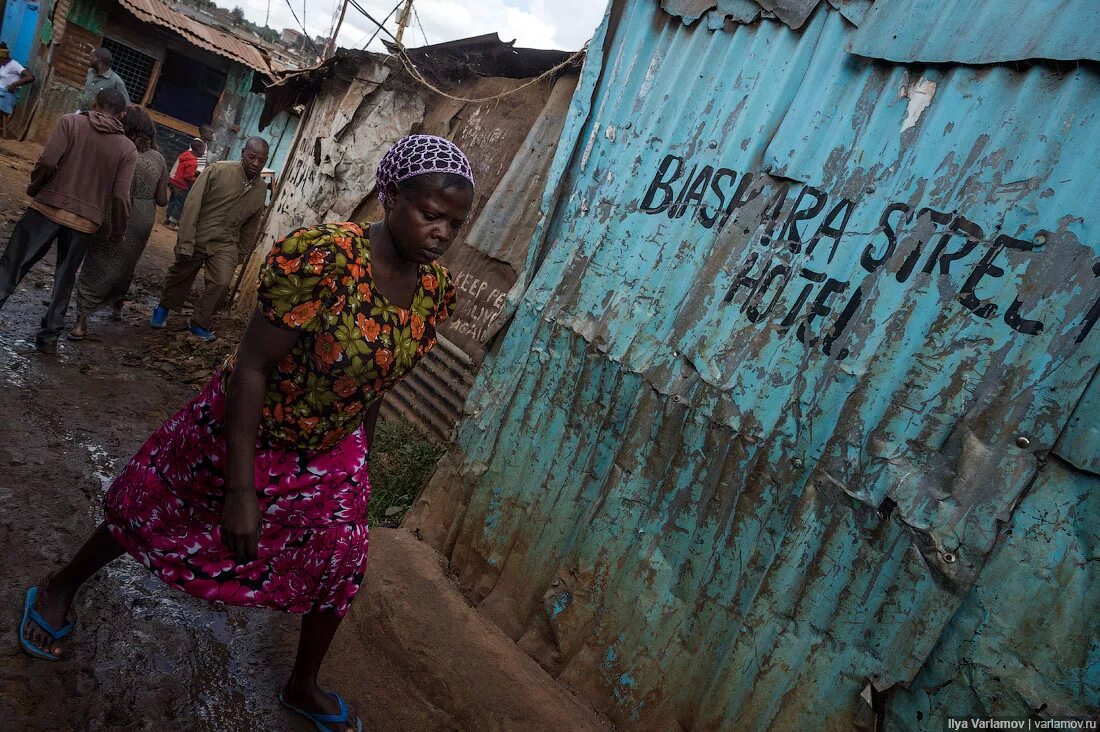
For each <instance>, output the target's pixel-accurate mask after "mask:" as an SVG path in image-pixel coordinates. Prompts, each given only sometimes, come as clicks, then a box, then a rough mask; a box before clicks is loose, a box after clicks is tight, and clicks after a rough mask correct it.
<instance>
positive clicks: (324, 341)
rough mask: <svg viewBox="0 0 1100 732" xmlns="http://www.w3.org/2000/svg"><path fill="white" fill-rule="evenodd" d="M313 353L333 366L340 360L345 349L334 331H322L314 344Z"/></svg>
mask: <svg viewBox="0 0 1100 732" xmlns="http://www.w3.org/2000/svg"><path fill="white" fill-rule="evenodd" d="M313 353H314V355H316V356H317V360H319V361H320V362H321V363H323V364H325V365H326V366H331V365H332V364H334V363H336V362H337V361H339V360H340V356H342V355H343V353H344V351H343V349H342V348H341V347H340V344H339V343H337V342H336V338H335V337H334V336H333V335H332V333H322V334H321V335H319V336H317V340H316V341H315V342H314V344H313Z"/></svg>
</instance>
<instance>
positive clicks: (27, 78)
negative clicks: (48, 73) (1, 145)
mask: <svg viewBox="0 0 1100 732" xmlns="http://www.w3.org/2000/svg"><path fill="white" fill-rule="evenodd" d="M33 82H34V74H32V73H31V72H29V71H27V70H26V69H25V68H23V64H21V63H19V62H18V61H16V60H15V59H13V58H12V57H11V50H10V49H8V44H6V43H0V114H2V115H4V132H5V133H6V132H7V122H8V117H10V116H11V115H12V114H13V113H14V112H15V103H16V102H18V101H19V93H18V91H17V90H18V89H19V87H21V86H26V85H27V84H31V83H33Z"/></svg>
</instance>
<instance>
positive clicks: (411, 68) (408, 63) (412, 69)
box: [397, 43, 588, 104]
mask: <svg viewBox="0 0 1100 732" xmlns="http://www.w3.org/2000/svg"><path fill="white" fill-rule="evenodd" d="M587 50H588V44H587V43H586V44H584V48H582V49H581V50H579V51H577V52H576V53H574V54H573V55H572V56H570V57H569V58H567V59H565V60H564V61H562V62H561V63H560V64H558V65H557V66H555V67H554V68H552V69H549V70H547V71H544V72H543V73H542V74H539V75H538V76H537V77H535V78H534V79H531V80H530V81H528V82H526V83H524V84H521V85H519V86H517V87H516V88H515V89H509V90H508V91H505V92H501V93H500V94H494V95H493V96H491V97H481V98H480V99H470V98H468V97H456V96H455V95H453V94H448V93H447V92H445V91H443V90H442V89H440V88H439V87H437V86H434V85H433V84H432V83H431V82H430V81H428V80H427V79H425V78H424V76H423V74H421V73H420V71H419V70H418V69H417V68H416V66H415V65H414V64H413V61H412V59H411V58H409V54H407V53H405V48H404V47H403V46H400V47H398V54H397V57H398V58H399V59H401V63H402V64H403V65H404V66H405V70H406V71H408V72H409V74H410V75H411V76H412V77H413V79H415V80H416V81H418V82H419V83H420V84H422V85H423V86H425V87H427V88H428V89H431V90H432V91H433V92H435V93H436V94H439V95H440V96H444V97H446V98H447V99H453V100H454V101H456V102H465V103H467V104H481V103H482V102H491V101H494V100H496V99H503V98H504V97H507V96H511V95H512V94H515V93H516V92H520V91H523V90H524V89H526V88H527V87H529V86H532V85H534V84H537V83H539V82H540V81H542V80H544V79H546V78H547V77H549V76H553V75H554V74H556V73H557V72H558V71H561V70H562V69H564V68H565V67H566V66H569V65H571V64H573V63H574V62H576V60H577V59H579V58H580V57H581V56H583V55H584V54H585V52H586V51H587Z"/></svg>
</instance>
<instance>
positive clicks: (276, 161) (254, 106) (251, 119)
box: [229, 92, 299, 176]
mask: <svg viewBox="0 0 1100 732" xmlns="http://www.w3.org/2000/svg"><path fill="white" fill-rule="evenodd" d="M263 109H264V97H263V96H262V95H260V94H252V93H250V92H249V93H246V94H245V95H244V110H243V111H242V112H241V120H240V123H239V125H238V126H239V127H240V132H238V133H237V135H236V138H235V139H234V140H233V144H232V145H231V146H230V150H229V160H239V159H240V157H241V154H242V153H243V152H244V143H245V140H247V139H248V138H250V137H253V136H258V137H262V138H264V139H265V140H267V142H268V144H269V145H270V146H271V149H270V150H269V151H268V157H267V167H269V168H271V169H272V170H274V171H275V175H276V176H278V175H280V174H281V173H282V171H283V166H284V165H286V156H287V155H289V154H290V147H291V145H293V144H294V133H295V131H297V129H298V122H299V119H298V115H296V114H291V113H290V112H289V111H287V110H284V111H282V112H280V113H279V114H277V115H275V119H273V120H271V124H269V125H268V126H267V127H265V128H264V129H263V130H262V131H261V130H260V114H261V113H262V112H263Z"/></svg>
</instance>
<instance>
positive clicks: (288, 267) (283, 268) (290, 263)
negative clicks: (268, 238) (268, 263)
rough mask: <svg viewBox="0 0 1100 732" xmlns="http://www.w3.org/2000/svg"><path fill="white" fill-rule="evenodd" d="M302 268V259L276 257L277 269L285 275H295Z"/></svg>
mask: <svg viewBox="0 0 1100 732" xmlns="http://www.w3.org/2000/svg"><path fill="white" fill-rule="evenodd" d="M301 267H302V259H301V257H292V258H290V259H287V258H286V257H283V256H278V257H275V268H276V269H278V270H279V272H282V273H283V274H294V273H295V272H297V271H298V270H299V269H301Z"/></svg>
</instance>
